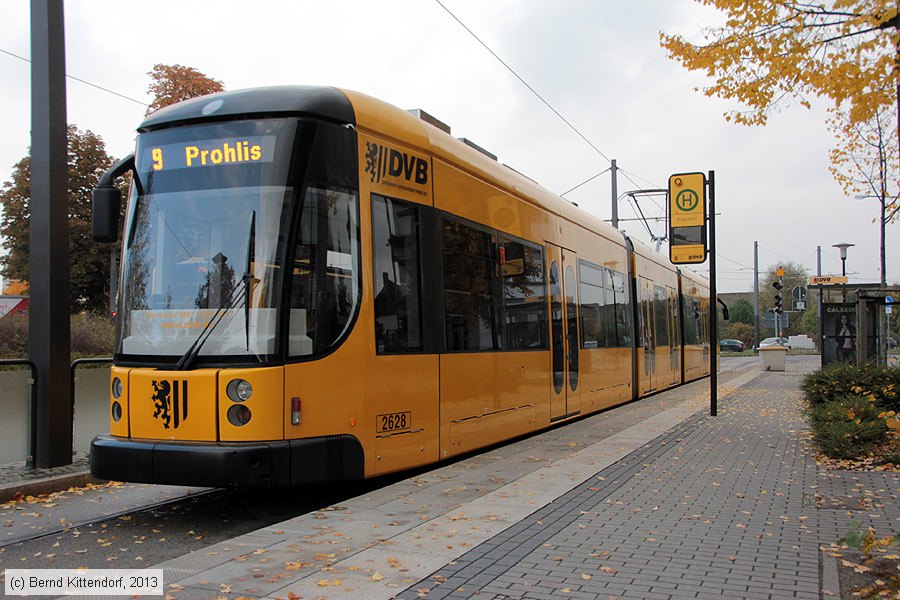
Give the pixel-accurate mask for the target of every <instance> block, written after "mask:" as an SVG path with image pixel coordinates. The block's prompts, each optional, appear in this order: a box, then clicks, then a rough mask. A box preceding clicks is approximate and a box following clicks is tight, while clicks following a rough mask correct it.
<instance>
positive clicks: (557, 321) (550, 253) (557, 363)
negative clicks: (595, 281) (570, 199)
mask: <svg viewBox="0 0 900 600" xmlns="http://www.w3.org/2000/svg"><path fill="white" fill-rule="evenodd" d="M577 259H578V257H577V256H576V254H575V253H574V252H572V251H571V250H566V249H564V248H560V247H559V246H554V245H552V244H547V265H548V267H547V280H548V282H549V284H550V349H551V352H550V354H551V362H552V365H551V373H552V377H551V379H552V388H553V389H552V391H551V394H552V396H551V401H550V420H551V421H556V420H559V419H564V418H566V417H573V416H575V415H577V414H579V413H580V412H581V388H580V387H579V367H578V351H579V349H580V348H581V344H580V343H579V339H580V338H579V335H578V278H577V272H578V271H577Z"/></svg>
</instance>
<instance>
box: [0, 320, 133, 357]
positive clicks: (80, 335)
mask: <svg viewBox="0 0 900 600" xmlns="http://www.w3.org/2000/svg"><path fill="white" fill-rule="evenodd" d="M70 327H71V329H70V331H71V345H72V358H73V359H74V358H80V357H88V356H112V355H113V351H114V350H115V339H116V325H115V322H114V321H113V320H112V319H110V318H108V317H104V316H97V315H92V314H89V313H84V314H79V315H72V320H71V326H70ZM27 357H28V316H27V315H7V316H5V317H3V318H0V358H27Z"/></svg>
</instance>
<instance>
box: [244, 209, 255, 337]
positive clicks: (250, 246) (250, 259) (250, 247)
mask: <svg viewBox="0 0 900 600" xmlns="http://www.w3.org/2000/svg"><path fill="white" fill-rule="evenodd" d="M252 213H253V214H252V215H251V217H250V241H249V242H247V268H246V269H245V270H244V277H245V278H246V277H247V276H249V277H250V278H251V280H252V279H253V263H254V262H255V261H256V211H255V210H254V211H252ZM252 294H253V290H252V289H251V286H250V282H247V284H246V285H244V335H245V336H246V337H247V352H250V302H251V300H252V297H251V296H252Z"/></svg>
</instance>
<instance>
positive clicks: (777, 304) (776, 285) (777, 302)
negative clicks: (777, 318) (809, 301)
mask: <svg viewBox="0 0 900 600" xmlns="http://www.w3.org/2000/svg"><path fill="white" fill-rule="evenodd" d="M772 287H773V288H775V314H776V315H780V314H781V313H783V312H784V309H782V308H781V300H782V297H781V290H782V289H783V288H784V284H783V283H781V280H780V279H779V280H778V281H776V282H774V283H773V284H772Z"/></svg>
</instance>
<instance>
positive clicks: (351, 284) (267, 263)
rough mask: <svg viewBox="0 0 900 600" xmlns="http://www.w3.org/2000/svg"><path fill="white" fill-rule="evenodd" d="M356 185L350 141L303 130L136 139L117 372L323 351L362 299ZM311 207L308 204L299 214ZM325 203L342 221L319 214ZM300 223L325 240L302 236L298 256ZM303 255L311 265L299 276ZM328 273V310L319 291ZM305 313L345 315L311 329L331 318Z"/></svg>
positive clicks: (277, 121) (306, 124)
mask: <svg viewBox="0 0 900 600" xmlns="http://www.w3.org/2000/svg"><path fill="white" fill-rule="evenodd" d="M322 155H324V156H322ZM335 155H337V156H335ZM322 163H328V166H327V167H326V168H323V166H322ZM357 181H358V180H357V172H356V153H355V134H353V133H352V132H350V131H347V130H346V129H344V128H341V127H339V126H337V125H334V124H330V123H324V122H320V121H315V120H312V119H298V118H272V119H260V120H242V121H228V122H217V123H204V124H198V125H187V126H180V127H171V128H167V129H162V130H158V131H151V132H148V133H143V134H141V135H140V136H139V137H138V141H137V150H136V153H135V170H134V173H133V180H132V188H131V193H130V197H129V202H128V208H127V218H126V224H125V229H124V236H125V237H124V240H123V241H124V244H123V246H124V248H123V253H122V274H121V287H120V290H121V293H120V295H119V304H118V312H119V321H118V332H117V352H116V359H117V362H118V363H120V364H133V365H155V366H160V367H163V368H165V367H170V366H172V365H174V364H179V365H181V364H189V365H191V366H192V367H210V366H236V365H246V366H254V365H260V364H274V363H278V362H281V361H282V360H284V359H286V358H287V357H288V356H292V357H294V359H295V360H297V359H301V360H302V359H304V358H310V357H314V356H316V355H320V354H322V353H324V352H327V351H330V350H331V349H333V348H334V347H336V345H338V344H339V343H340V342H341V341H342V339H343V338H344V337H346V334H347V333H348V332H349V329H350V326H352V324H353V322H354V320H355V315H356V312H357V311H358V304H359V299H360V296H361V270H360V264H359V263H360V258H359V225H358V223H359V202H358V191H357V190H358V182H357ZM311 198H312V199H314V200H315V199H321V201H320V202H313V203H312V204H313V207H312V208H311V207H310V206H311V202H310V199H311ZM336 198H337V199H338V200H337V202H336V200H335V199H336ZM335 205H338V206H339V208H340V211H342V212H340V211H338V210H325V209H324V207H325V206H327V207H334V206H335ZM319 206H322V207H323V208H322V209H320V210H318V211H317V210H316V207H319ZM310 219H315V220H316V221H317V226H316V227H314V228H313V229H314V230H318V231H321V230H322V229H323V227H324V230H325V232H326V235H322V234H320V235H319V236H318V237H316V236H315V235H313V239H312V244H311V247H310V240H309V239H308V238H309V237H310V236H309V234H308V233H306V234H304V231H306V232H308V231H309V230H310V226H309V224H308V223H306V221H308V220H310ZM323 224H324V225H323ZM328 232H337V233H333V234H332V237H335V236H336V237H337V238H339V239H337V241H335V240H334V239H330V238H328V235H327V233H328ZM345 232H346V233H345ZM301 238H304V239H305V241H306V246H305V247H301V246H300V245H298V244H299V240H300V239H301ZM320 238H321V239H320ZM317 244H318V245H317ZM335 248H338V249H340V250H341V252H342V253H339V252H337V251H336V250H335ZM300 254H303V255H304V256H300ZM295 255H296V256H295ZM310 255H313V256H318V255H321V256H322V257H323V259H322V261H321V263H320V264H317V263H313V264H310V263H309V256H310ZM324 257H327V259H328V262H327V263H326V262H324V260H325V258H324ZM304 260H305V264H304V268H303V269H302V270H301V269H298V268H297V266H296V263H297V261H304ZM284 265H294V268H292V269H285V268H284ZM316 268H318V269H319V270H318V271H316ZM336 270H340V274H339V280H340V283H341V289H340V290H339V293H342V294H344V296H343V297H340V298H335V294H336V293H337V292H335V291H334V290H331V289H330V288H329V289H327V290H325V291H326V292H327V291H331V292H332V293H331V295H330V296H329V295H328V294H327V293H323V291H322V290H323V289H324V288H325V287H326V285H325V284H327V283H329V282H331V281H335V280H336V277H335V273H334V271H336ZM301 281H302V282H305V287H306V288H309V287H312V288H314V289H313V293H314V294H315V295H314V296H313V297H312V298H309V297H307V298H306V300H305V303H304V301H303V300H302V299H301V300H299V301H298V300H297V299H296V298H295V296H297V292H296V289H297V288H298V286H300V287H303V286H301ZM310 282H312V283H310ZM323 298H324V300H322V299H323ZM316 302H319V303H320V304H321V303H328V302H332V303H340V305H341V307H343V309H344V314H342V315H340V318H332V319H331V321H338V322H336V323H335V322H331V321H329V322H327V323H325V324H323V323H322V320H323V319H324V318H327V315H330V314H332V313H334V312H335V311H334V310H330V308H331V307H330V306H324V305H323V306H317V305H316V304H315V303H316ZM319 308H320V309H322V310H317V309H319ZM348 311H349V312H348ZM315 315H319V316H318V317H315ZM190 354H195V356H191V359H190V360H184V359H185V357H187V356H188V355H190ZM185 368H188V367H185Z"/></svg>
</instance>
